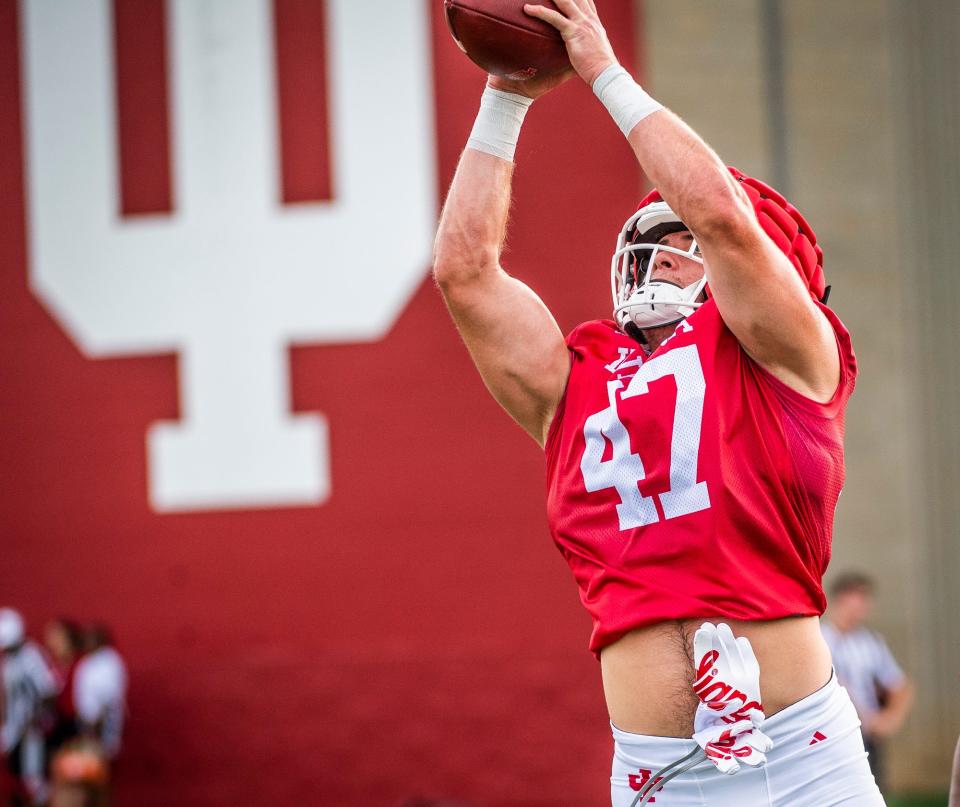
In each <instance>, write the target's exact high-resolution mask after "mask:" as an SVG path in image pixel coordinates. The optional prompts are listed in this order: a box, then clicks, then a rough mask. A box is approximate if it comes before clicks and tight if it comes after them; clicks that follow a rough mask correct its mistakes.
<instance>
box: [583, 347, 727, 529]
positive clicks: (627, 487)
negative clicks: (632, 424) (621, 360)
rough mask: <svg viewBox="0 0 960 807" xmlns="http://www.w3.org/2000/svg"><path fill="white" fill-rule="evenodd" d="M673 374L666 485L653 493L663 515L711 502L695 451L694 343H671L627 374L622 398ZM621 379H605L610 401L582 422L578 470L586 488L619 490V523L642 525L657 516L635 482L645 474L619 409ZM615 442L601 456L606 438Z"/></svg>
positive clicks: (698, 415) (697, 393)
mask: <svg viewBox="0 0 960 807" xmlns="http://www.w3.org/2000/svg"><path fill="white" fill-rule="evenodd" d="M668 375H672V376H673V377H674V379H675V380H676V383H677V403H676V408H675V410H674V413H673V435H672V439H671V441H670V489H669V490H667V491H665V492H663V493H660V494H656V495H657V497H658V498H659V500H660V506H661V507H662V509H663V515H664V518H668V519H669V518H678V517H680V516H685V515H688V514H690V513H696V512H699V511H700V510H706V509H707V508H708V507H710V494H709V492H708V490H707V483H706V482H697V457H698V455H699V452H700V428H701V424H702V421H703V398H704V394H705V392H706V387H707V385H706V382H705V380H704V377H703V368H702V367H701V365H700V355H699V354H698V353H697V347H696V345H687V346H685V347H679V348H674V349H673V350H669V351H667V352H665V353H661V354H660V355H658V356H655V357H654V358H652V359H650V360H649V361H647V362H644V363H643V364H642V365H640V369H639V370H638V371H637V374H636V375H635V376H634V377H633V378H632V379H630V383H629V384H628V385H627V387H626V389H624V390H623V392H622V393H620V400H624V401H625V400H627V399H628V398H634V397H636V396H639V395H645V394H646V393H647V392H649V391H650V387H649V383H650V382H651V381H656V380H657V379H660V378H664V377H665V376H668ZM623 386H624V382H623V381H622V380H620V379H613V380H611V381H609V382H607V396H608V398H609V400H610V405H609V406H608V407H607V408H606V409H602V410H601V411H599V412H597V413H596V414H594V415H591V416H590V417H589V418H587V420H586V423H584V424H583V437H584V441H585V443H586V446H585V448H584V451H583V456H582V457H581V459H580V471H581V473H582V474H583V482H584V485H585V486H586V488H587V490H588V491H589V492H591V493H594V492H596V491H598V490H606V489H608V488H615V489H616V491H617V493H618V495H619V496H620V504H618V505H617V516H618V517H619V519H620V529H621V530H629V529H633V528H635V527H644V526H646V525H647V524H655V523H657V522H658V521H660V516H659V514H658V513H657V507H656V504H655V502H654V497H653V496H643V495H642V494H641V493H640V487H639V483H640V481H641V480H643V479H646V471H645V470H644V467H643V461H642V460H641V459H640V455H639V454H637V453H634V452H633V451H631V449H630V433H629V432H628V431H627V428H626V426H624V425H623V422H622V421H621V420H620V414H619V412H618V411H617V393H618V392H619V391H620V390H621V389H623ZM607 440H609V441H610V445H611V446H612V448H613V452H612V455H611V457H610V459H607V460H605V459H603V454H604V450H605V448H606V441H607Z"/></svg>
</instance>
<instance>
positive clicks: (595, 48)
mask: <svg viewBox="0 0 960 807" xmlns="http://www.w3.org/2000/svg"><path fill="white" fill-rule="evenodd" d="M554 2H555V3H556V6H557V8H558V9H560V11H554V10H553V9H550V8H547V7H546V6H541V5H537V4H536V3H527V4H526V5H524V7H523V10H524V11H525V12H526V13H527V14H529V15H530V16H531V17H536V18H537V19H539V20H543V21H544V22H546V23H549V24H550V25H552V26H553V27H554V28H556V29H557V30H558V31H559V32H560V36H562V37H563V41H564V42H565V43H566V45H567V55H568V56H569V57H570V64H572V65H573V68H574V70H576V71H577V74H578V75H579V76H580V78H582V79H583V80H584V81H585V82H586V83H587V86H588V87H592V86H593V82H594V81H596V79H597V76H599V75H600V74H601V73H602V72H603V71H604V70H606V69H607V68H608V67H610V65H612V64H616V63H617V57H616V54H614V52H613V47H612V46H611V45H610V40H609V39H608V38H607V32H606V31H605V30H604V27H603V23H601V22H600V16H599V15H598V14H597V6H596V3H595V2H594V0H554Z"/></svg>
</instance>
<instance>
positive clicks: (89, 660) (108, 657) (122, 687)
mask: <svg viewBox="0 0 960 807" xmlns="http://www.w3.org/2000/svg"><path fill="white" fill-rule="evenodd" d="M73 700H74V704H75V705H76V708H77V721H78V722H79V724H80V727H81V733H82V734H86V735H88V736H93V737H95V738H96V739H97V740H98V741H99V742H100V745H101V746H102V748H103V752H104V754H105V755H106V756H107V757H108V758H109V759H115V758H116V756H117V754H119V752H120V746H121V744H122V740H123V724H124V719H125V717H126V711H127V667H126V664H124V662H123V659H122V658H121V657H120V654H119V653H118V652H117V651H116V650H115V649H114V648H113V646H112V641H111V637H110V631H109V629H108V628H106V626H104V625H99V624H97V625H93V626H91V627H90V628H89V630H88V632H87V653H86V655H85V656H83V658H81V659H80V661H79V662H78V664H77V671H76V674H75V676H74V680H73Z"/></svg>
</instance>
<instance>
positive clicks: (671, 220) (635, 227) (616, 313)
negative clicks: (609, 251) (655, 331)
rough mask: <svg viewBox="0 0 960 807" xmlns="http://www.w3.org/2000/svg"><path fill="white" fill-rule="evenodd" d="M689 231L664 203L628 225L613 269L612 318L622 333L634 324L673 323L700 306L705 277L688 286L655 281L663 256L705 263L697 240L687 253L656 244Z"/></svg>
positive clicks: (647, 208) (634, 217)
mask: <svg viewBox="0 0 960 807" xmlns="http://www.w3.org/2000/svg"><path fill="white" fill-rule="evenodd" d="M686 229H687V226H686V225H685V224H684V223H683V222H682V221H681V220H680V218H679V217H678V216H677V214H676V213H674V212H673V211H672V210H671V209H670V206H669V205H668V204H667V203H666V202H663V201H658V202H651V203H650V204H647V205H644V206H643V207H641V208H640V209H639V210H638V211H637V212H636V213H634V214H633V215H632V216H631V217H630V218H629V219H627V223H626V224H624V225H623V229H622V230H621V231H620V237H619V238H618V239H617V251H616V252H614V253H613V261H612V262H611V268H610V286H611V292H612V294H613V318H614V319H615V320H616V322H617V325H619V326H620V329H621V330H623V331H626V330H627V327H628V326H630V325H633V326H634V327H636V328H640V329H643V328H656V327H658V326H660V325H673V324H674V323H676V322H679V321H680V320H682V319H685V318H686V317H689V316H690V315H691V314H692V313H693V312H694V311H696V310H697V308H699V307H700V305H701V302H700V301H699V299H698V298H699V297H700V295H701V294H702V293H703V290H704V288H705V287H706V285H707V278H706V275H704V276H703V277H701V278H700V279H699V280H697V281H695V282H694V283H691V284H690V285H689V286H686V287H680V286H678V285H677V284H676V283H671V282H670V281H667V280H653V279H652V275H653V268H654V266H655V265H656V257H657V254H658V253H660V252H669V253H672V254H674V255H679V256H681V257H684V258H689V259H690V260H692V261H696V262H697V263H699V264H700V265H701V266H702V265H703V258H702V257H701V256H700V250H699V249H698V247H697V242H696V240H694V241H693V242H692V243H691V244H690V248H689V249H687V250H682V249H677V248H675V247H669V246H666V245H661V244H658V243H657V242H658V241H659V240H660V239H661V238H663V236H665V235H667V234H669V233H672V232H677V231H678V230H686Z"/></svg>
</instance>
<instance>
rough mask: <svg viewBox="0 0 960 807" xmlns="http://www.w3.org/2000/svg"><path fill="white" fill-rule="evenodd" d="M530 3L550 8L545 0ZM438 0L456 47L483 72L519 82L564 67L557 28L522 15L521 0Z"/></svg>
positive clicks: (565, 61) (567, 62)
mask: <svg viewBox="0 0 960 807" xmlns="http://www.w3.org/2000/svg"><path fill="white" fill-rule="evenodd" d="M534 2H535V3H536V4H538V5H542V6H547V7H548V8H552V9H556V6H555V5H554V4H553V2H551V0H534ZM443 5H444V9H445V11H446V16H447V25H448V26H449V27H450V33H452V34H453V38H454V39H455V40H456V42H457V44H458V45H459V46H460V49H461V50H462V51H463V52H464V53H466V54H467V56H469V57H470V59H471V60H472V61H473V62H475V63H476V64H477V65H479V66H480V67H482V68H483V69H484V70H486V71H487V72H488V73H492V74H493V75H495V76H506V77H507V78H510V79H515V80H521V81H522V80H524V79H530V78H533V77H534V76H538V77H539V76H550V75H555V74H557V73H562V72H563V71H564V70H566V69H567V68H568V67H570V60H569V58H568V57H567V49H566V46H565V45H564V44H563V38H562V37H561V36H560V32H559V31H557V29H556V28H554V27H553V26H552V25H548V24H547V23H545V22H543V21H542V20H538V19H537V18H536V17H529V16H527V15H526V14H524V13H523V6H524V0H444V2H443Z"/></svg>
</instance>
